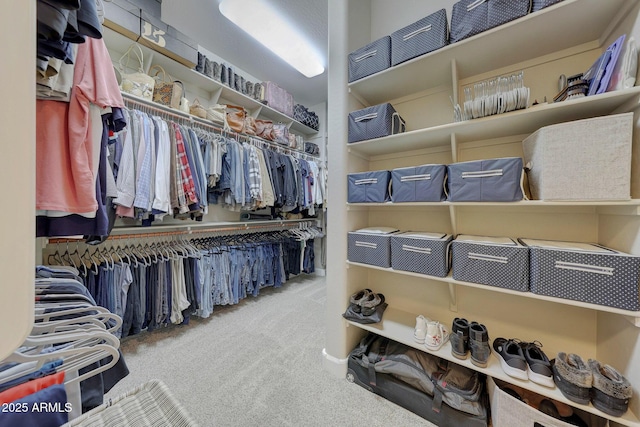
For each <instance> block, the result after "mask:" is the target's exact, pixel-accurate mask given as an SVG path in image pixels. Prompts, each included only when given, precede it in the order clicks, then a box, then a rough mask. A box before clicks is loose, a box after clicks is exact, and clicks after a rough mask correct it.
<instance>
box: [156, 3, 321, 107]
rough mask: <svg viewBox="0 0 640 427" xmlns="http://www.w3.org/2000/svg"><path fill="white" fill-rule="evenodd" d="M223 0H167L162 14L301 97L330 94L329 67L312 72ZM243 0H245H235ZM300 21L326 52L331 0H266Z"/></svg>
mask: <svg viewBox="0 0 640 427" xmlns="http://www.w3.org/2000/svg"><path fill="white" fill-rule="evenodd" d="M219 1H220V0H189V1H184V0H163V1H162V20H163V21H164V22H166V23H167V24H169V25H172V26H173V27H175V28H176V29H177V30H179V31H181V32H183V33H184V34H185V35H187V36H188V37H190V38H192V39H194V40H195V41H196V42H197V43H198V44H199V45H200V46H202V47H204V48H205V49H206V50H208V51H210V52H213V53H215V54H216V55H218V56H220V57H221V58H224V59H225V60H226V61H227V62H228V63H230V64H233V65H234V66H235V67H237V68H239V69H241V70H244V71H246V72H247V73H249V74H251V75H252V76H254V77H255V78H257V79H259V80H261V81H273V82H276V83H277V84H278V85H280V86H281V87H283V88H285V89H287V90H288V91H289V92H290V93H291V94H292V95H293V97H294V99H295V101H296V102H297V103H301V104H303V105H306V106H307V107H311V106H313V105H316V104H318V103H321V102H325V101H326V100H327V73H328V72H327V70H326V68H327V66H326V63H325V72H324V73H323V74H321V75H319V76H316V77H313V78H310V79H309V78H307V77H305V76H303V75H302V74H301V73H300V72H298V71H297V70H295V69H294V68H293V67H291V66H290V65H288V64H287V63H286V62H284V61H283V60H282V59H280V58H279V57H278V56H276V55H275V54H273V53H271V51H269V50H268V49H267V48H265V47H264V46H263V45H261V44H260V43H259V42H257V41H255V40H254V39H253V38H251V37H250V36H249V35H248V34H246V33H245V32H244V31H242V30H240V29H239V28H238V27H237V26H235V25H234V24H233V23H231V22H230V21H228V20H227V19H226V18H225V17H223V16H222V14H221V13H220V11H219V10H218V4H219ZM236 1H242V0H236ZM267 1H268V2H269V3H271V4H272V5H273V6H274V7H275V8H276V9H277V10H278V11H279V12H280V13H281V14H282V15H283V16H285V17H287V18H289V19H290V20H291V21H292V22H295V23H296V24H297V26H298V28H299V30H300V32H302V33H303V34H305V35H306V37H307V38H308V39H309V40H310V41H311V42H312V43H314V44H315V45H316V48H317V50H318V52H320V53H321V54H322V55H323V56H324V58H325V61H326V58H327V43H328V42H327V40H328V34H327V14H328V12H327V3H328V2H327V0H267Z"/></svg>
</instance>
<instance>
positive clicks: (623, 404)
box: [553, 352, 633, 417]
mask: <svg viewBox="0 0 640 427" xmlns="http://www.w3.org/2000/svg"><path fill="white" fill-rule="evenodd" d="M553 378H554V380H555V382H556V384H557V386H558V388H559V389H560V391H561V392H562V394H563V395H564V396H565V397H566V398H567V399H569V400H571V401H573V402H576V403H581V404H583V405H587V404H588V403H589V401H591V403H592V404H593V406H595V407H596V408H598V409H599V410H601V411H602V412H604V413H605V414H609V415H612V416H614V417H621V416H622V415H623V414H624V413H625V412H627V409H628V408H629V400H630V399H631V397H632V396H633V388H632V387H631V383H629V380H627V379H626V378H625V377H624V376H623V375H622V374H621V373H620V372H618V371H617V370H616V369H615V368H613V367H612V366H609V365H603V364H601V363H600V362H598V361H597V360H593V359H589V361H588V363H585V362H584V361H583V360H582V358H581V357H580V356H578V355H577V354H571V353H570V354H567V353H562V352H561V353H558V356H557V357H556V359H555V360H554V364H553Z"/></svg>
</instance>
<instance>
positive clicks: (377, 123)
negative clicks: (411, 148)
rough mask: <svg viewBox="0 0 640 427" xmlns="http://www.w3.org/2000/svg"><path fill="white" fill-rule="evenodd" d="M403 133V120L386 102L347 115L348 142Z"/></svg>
mask: <svg viewBox="0 0 640 427" xmlns="http://www.w3.org/2000/svg"><path fill="white" fill-rule="evenodd" d="M404 131H405V122H404V120H403V119H402V117H400V114H398V112H397V111H396V109H395V108H393V105H391V104H389V103H388V102H387V103H385V104H379V105H374V106H371V107H367V108H363V109H362V110H356V111H352V112H351V113H349V135H348V142H357V141H364V140H367V139H375V138H381V137H383V136H389V135H394V134H396V133H401V132H404Z"/></svg>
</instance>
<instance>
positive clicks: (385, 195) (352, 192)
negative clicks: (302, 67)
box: [347, 171, 391, 203]
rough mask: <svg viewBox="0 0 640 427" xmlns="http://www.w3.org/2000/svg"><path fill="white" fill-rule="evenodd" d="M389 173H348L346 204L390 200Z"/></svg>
mask: <svg viewBox="0 0 640 427" xmlns="http://www.w3.org/2000/svg"><path fill="white" fill-rule="evenodd" d="M390 180H391V172H389V171H370V172H359V173H350V174H349V175H348V176H347V202H349V203H383V202H388V201H389V200H391V197H390V196H389V182H390Z"/></svg>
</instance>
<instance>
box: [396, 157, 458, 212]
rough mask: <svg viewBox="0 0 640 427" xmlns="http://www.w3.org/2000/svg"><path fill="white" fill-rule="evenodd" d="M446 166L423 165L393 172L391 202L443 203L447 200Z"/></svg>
mask: <svg viewBox="0 0 640 427" xmlns="http://www.w3.org/2000/svg"><path fill="white" fill-rule="evenodd" d="M446 176H447V167H446V166H445V165H421V166H415V167H409V168H398V169H394V170H392V171H391V188H392V189H393V191H392V195H391V200H392V201H393V202H394V203H399V202H441V201H443V200H445V199H446V196H445V192H444V180H445V177H446Z"/></svg>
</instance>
